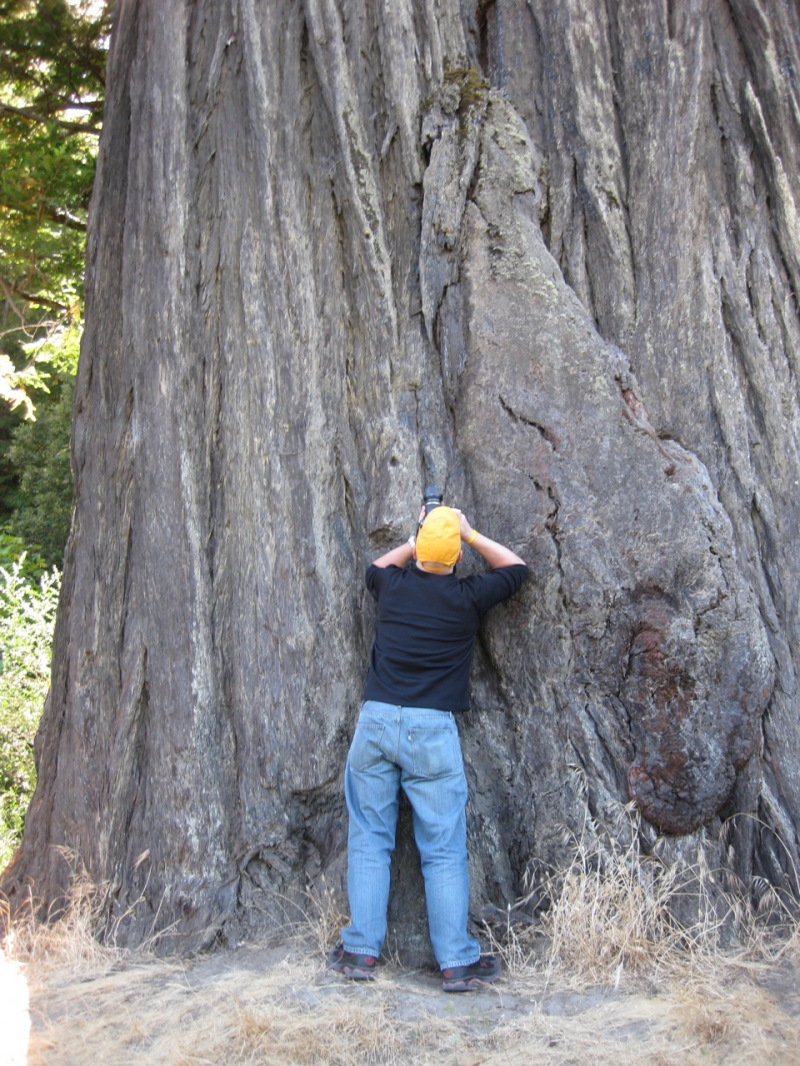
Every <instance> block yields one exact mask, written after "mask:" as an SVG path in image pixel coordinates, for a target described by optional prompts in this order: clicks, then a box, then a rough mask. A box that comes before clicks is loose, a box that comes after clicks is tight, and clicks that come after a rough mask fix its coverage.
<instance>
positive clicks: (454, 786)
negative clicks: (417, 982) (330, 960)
mask: <svg viewBox="0 0 800 1066" xmlns="http://www.w3.org/2000/svg"><path fill="white" fill-rule="evenodd" d="M344 784H345V798H346V800H347V809H348V811H349V813H350V828H349V834H348V854H347V891H348V895H349V898H350V925H349V926H348V927H347V928H345V929H343V930H342V944H343V945H344V948H345V950H346V951H350V952H353V953H355V954H358V955H372V956H374V957H375V958H377V957H378V956H379V955H380V953H381V948H382V947H383V942H384V939H385V937H386V908H387V906H388V903H389V867H390V863H391V857H392V852H393V851H394V842H395V830H396V827H397V812H398V810H399V801H400V788H402V789H403V791H404V792H405V794H406V795H407V796H408V799H409V801H410V803H411V810H412V812H413V819H414V838H415V840H416V842H417V848H418V850H419V855H420V861H421V864H422V875H423V877H424V879H425V900H426V903H427V907H428V928H429V930H430V936H431V943H432V945H433V951H434V954H435V955H436V960H437V962H438V963H439V966H440V967H441V969H443V970H444V969H449V968H451V967H453V966H469V965H471V964H472V963H473V962H477V961H478V958H479V957H480V945H479V944H478V942H477V940H473V938H472V937H470V936H468V935H467V916H468V913H469V874H468V871H467V822H466V817H465V814H464V810H465V807H466V804H467V780H466V777H465V776H464V763H463V760H462V758H461V745H460V744H459V739H458V730H457V728H456V723H455V719H454V718H453V715H452V714H451V713H450V712H449V711H438V710H433V709H430V710H429V709H420V708H418V707H395V706H393V705H392V704H388V703H378V702H376V701H374V700H367V701H366V702H365V703H364V704H363V706H362V708H361V713H360V715H359V718H358V723H357V725H356V731H355V735H354V737H353V743H352V744H351V746H350V754H349V755H348V757H347V766H346V767H345V778H344Z"/></svg>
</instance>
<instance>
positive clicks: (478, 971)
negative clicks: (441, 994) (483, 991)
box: [442, 955, 500, 992]
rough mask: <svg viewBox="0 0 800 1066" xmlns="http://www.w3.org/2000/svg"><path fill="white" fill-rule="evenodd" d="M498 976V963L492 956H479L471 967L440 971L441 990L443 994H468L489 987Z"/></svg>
mask: <svg viewBox="0 0 800 1066" xmlns="http://www.w3.org/2000/svg"><path fill="white" fill-rule="evenodd" d="M499 976H500V963H499V962H498V960H497V959H496V958H495V957H494V955H481V957H480V958H479V959H478V961H477V962H473V963H472V965H471V966H454V967H453V968H452V969H450V970H442V988H443V989H444V990H445V992H469V991H470V989H473V988H481V987H482V986H483V985H490V984H491V983H492V981H496V980H497V978H498V977H499Z"/></svg>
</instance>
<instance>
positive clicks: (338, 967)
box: [328, 944, 378, 981]
mask: <svg viewBox="0 0 800 1066" xmlns="http://www.w3.org/2000/svg"><path fill="white" fill-rule="evenodd" d="M377 966H378V960H377V959H375V958H373V957H372V955H353V954H352V953H351V952H349V951H345V950H344V945H343V944H337V945H336V947H335V948H334V949H333V951H331V952H330V954H329V955H328V969H329V970H335V971H336V973H340V974H343V975H344V976H345V977H351V978H352V979H353V980H354V981H372V980H374V978H375V970H376V969H377Z"/></svg>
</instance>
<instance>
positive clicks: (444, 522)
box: [416, 506, 461, 568]
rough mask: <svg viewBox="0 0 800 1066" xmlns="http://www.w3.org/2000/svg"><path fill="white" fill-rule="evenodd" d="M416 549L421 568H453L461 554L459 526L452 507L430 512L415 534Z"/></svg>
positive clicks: (435, 509)
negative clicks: (428, 565)
mask: <svg viewBox="0 0 800 1066" xmlns="http://www.w3.org/2000/svg"><path fill="white" fill-rule="evenodd" d="M416 549H417V559H418V560H419V562H421V563H422V564H423V566H424V565H425V564H426V563H433V564H435V565H438V566H442V567H445V568H446V567H450V566H455V564H456V563H457V562H458V557H459V555H460V554H461V524H460V522H459V518H458V515H457V514H456V512H455V511H454V510H453V509H452V507H441V506H440V507H436V508H434V510H433V511H431V513H430V514H429V515H428V516H427V518H426V519H425V521H424V522H423V524H422V529H421V530H420V531H419V533H418V534H417V540H416Z"/></svg>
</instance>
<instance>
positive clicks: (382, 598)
mask: <svg viewBox="0 0 800 1066" xmlns="http://www.w3.org/2000/svg"><path fill="white" fill-rule="evenodd" d="M420 517H421V518H423V517H424V522H423V524H422V526H421V527H420V529H419V532H418V535H417V537H416V540H415V539H414V538H413V537H411V538H410V539H409V541H408V543H407V544H403V545H402V546H400V547H398V548H393V549H392V550H391V551H389V552H387V553H386V554H385V555H382V556H381V557H380V558H379V559H376V560H375V562H374V563H372V565H371V566H370V567H369V568H368V569H367V575H366V582H367V588H368V589H369V591H370V593H371V594H372V596H374V598H375V599H376V601H377V604H378V619H377V621H378V625H377V632H376V636H375V642H374V645H373V648H372V655H371V658H370V669H369V676H368V678H367V683H366V687H365V690H364V702H363V705H362V707H361V713H360V715H359V719H358V723H357V725H356V731H355V735H354V737H353V742H352V745H351V747H350V754H349V755H348V758H347V765H346V767H345V797H346V800H347V809H348V812H349V815H350V827H349V836H348V870H347V890H348V895H349V899H350V914H351V918H350V925H349V926H348V927H347V928H345V929H343V930H342V941H341V943H339V944H338V945H337V946H336V947H335V948H334V949H333V951H332V952H331V953H330V955H329V956H328V965H329V967H330V968H331V969H333V970H335V971H337V972H338V973H341V974H343V975H344V976H345V977H351V978H355V979H356V980H369V979H370V978H373V977H374V976H375V968H376V965H377V959H378V956H379V955H380V953H381V948H382V947H383V942H384V939H385V936H386V909H387V905H388V901H389V868H390V863H391V856H392V851H393V850H394V844H395V830H396V826H397V813H398V809H399V790H400V788H402V789H403V791H404V792H405V793H406V795H407V796H408V799H409V801H410V803H411V808H412V812H413V823H414V837H415V840H416V842H417V848H418V849H419V854H420V860H421V864H422V874H423V877H424V879H425V899H426V903H427V908H428V926H429V930H430V936H431V943H432V945H433V950H434V953H435V955H436V960H437V962H438V964H439V967H440V969H441V971H442V978H443V988H444V990H445V991H446V992H463V991H466V990H468V989H470V988H477V987H480V986H481V985H484V984H488V983H491V982H492V981H495V980H497V978H498V977H499V976H500V964H499V962H498V961H497V959H495V958H494V957H493V956H491V955H481V953H480V945H479V944H478V942H477V941H476V940H474V939H473V938H472V937H471V936H469V934H468V933H467V918H468V911H469V875H468V872H467V840H466V837H467V834H466V816H465V807H466V803H467V781H466V777H465V776H464V764H463V761H462V758H461V747H460V744H459V739H458V730H457V728H456V723H455V718H454V714H460V713H462V712H463V711H466V710H467V709H468V707H469V671H470V662H471V659H472V649H473V646H474V643H475V637H476V635H477V633H478V628H479V626H480V621H481V618H482V617H483V615H484V614H486V612H487V611H488V610H489V609H490V608H491V607H494V606H495V604H498V603H500V602H501V601H502V600H505V599H506V598H507V597H509V596H511V595H513V593H515V592H516V591H517V589H518V588H519V587H520V586H521V585H522V582H523V581H524V580H525V578H526V577H527V574H528V570H527V567H526V565H525V563H524V562H523V560H522V559H520V557H519V556H518V555H515V554H514V552H512V551H511V550H510V549H509V548H505V547H503V545H501V544H498V543H497V542H496V541H493V540H490V539H489V538H488V537H484V536H483V535H482V534H480V533H478V532H477V531H476V530H474V529H473V528H472V527H471V526H470V524H469V522H467V520H466V518H465V517H464V515H463V514H461V512H460V511H458V510H454V509H452V508H449V507H442V506H436V507H434V508H432V509H430V513H429V514H427V515H425V511H424V509H423V512H422V514H421V516H420ZM462 541H463V542H464V543H465V544H467V545H470V546H471V547H472V548H473V549H474V550H475V551H477V552H478V554H479V555H480V556H482V558H483V559H484V560H485V561H486V562H487V563H488V565H489V566H490V567H491V571H490V572H489V573H485V574H480V575H478V574H475V575H472V576H469V577H466V578H463V579H461V578H457V577H456V575H455V567H456V564H457V563H458V562H459V561H460V560H461V557H462V547H461V545H462ZM412 559H413V560H414V565H413V566H408V564H409V563H410V562H411V561H412Z"/></svg>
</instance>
